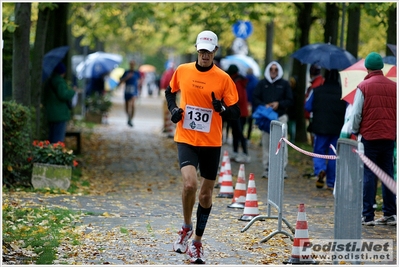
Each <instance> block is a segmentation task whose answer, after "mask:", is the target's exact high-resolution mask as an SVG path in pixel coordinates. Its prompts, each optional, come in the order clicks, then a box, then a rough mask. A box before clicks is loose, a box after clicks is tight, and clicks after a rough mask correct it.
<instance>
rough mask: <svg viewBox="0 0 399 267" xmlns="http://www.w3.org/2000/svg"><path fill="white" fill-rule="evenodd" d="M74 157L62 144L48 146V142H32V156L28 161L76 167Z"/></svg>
mask: <svg viewBox="0 0 399 267" xmlns="http://www.w3.org/2000/svg"><path fill="white" fill-rule="evenodd" d="M75 157H76V156H75V155H74V154H73V151H72V150H68V149H66V148H65V144H64V143H63V142H58V143H56V144H50V142H49V141H47V140H46V141H37V140H35V141H33V148H32V156H31V157H30V158H29V161H30V162H32V163H45V164H55V165H65V166H73V167H75V166H77V162H76V161H75Z"/></svg>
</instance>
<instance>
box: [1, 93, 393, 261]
mask: <svg viewBox="0 0 399 267" xmlns="http://www.w3.org/2000/svg"><path fill="white" fill-rule="evenodd" d="M161 103H162V102H161V101H160V100H159V99H156V98H154V99H152V100H151V99H147V100H146V99H142V100H141V102H139V104H138V110H137V115H136V117H135V118H136V119H135V120H134V122H133V123H134V124H135V127H133V128H129V127H127V125H126V121H125V114H124V112H123V105H122V102H121V101H119V102H118V101H116V102H114V105H113V109H112V111H111V113H110V114H109V117H108V124H101V125H96V126H95V127H94V128H93V129H88V128H82V132H83V133H82V155H81V156H80V157H79V161H80V165H79V168H80V170H81V177H80V179H79V180H78V181H74V182H73V184H74V185H75V186H76V188H75V189H74V192H73V193H68V192H56V193H45V192H43V191H41V192H33V193H32V192H22V191H20V192H3V215H4V211H5V209H6V208H7V209H10V208H14V210H16V209H25V208H26V209H39V210H42V211H43V212H44V213H46V214H47V215H45V216H43V215H40V216H41V218H37V217H38V216H37V215H36V216H34V217H36V218H33V217H32V213H31V210H28V211H27V212H26V215H30V216H21V215H19V216H11V217H4V216H3V229H4V225H5V223H6V221H5V220H8V222H7V223H9V224H13V225H12V226H10V227H14V228H15V229H16V230H18V231H19V232H23V231H25V232H26V233H28V231H27V230H28V228H29V227H30V226H33V224H37V225H40V226H41V228H38V229H37V230H36V231H43V232H44V235H43V236H42V237H41V238H45V239H48V240H52V239H55V238H58V239H59V240H57V241H59V242H58V243H57V244H56V245H54V244H55V243H46V242H44V243H41V244H38V246H51V245H53V248H54V250H55V253H54V258H51V261H50V263H47V264H71V265H88V264H117V265H126V264H129V265H133V264H151V265H152V264H154V265H182V264H187V263H188V258H187V257H186V256H185V255H181V254H177V253H175V252H174V251H172V243H173V242H174V240H175V238H176V237H177V234H176V233H177V231H178V230H179V228H180V226H181V223H182V212H181V197H180V192H181V181H180V171H179V168H178V161H177V151H176V145H175V143H174V141H173V139H169V138H166V137H165V136H163V135H162V133H161V129H162V111H161V105H160V104H161ZM255 135H256V131H255ZM66 143H67V144H68V145H69V146H71V147H73V146H74V145H75V144H74V142H73V140H69V139H68V140H66ZM223 150H227V151H229V152H230V151H231V145H229V144H225V145H224V146H223ZM249 150H250V156H251V158H252V160H251V162H250V163H248V164H245V177H246V180H247V181H248V176H249V173H254V175H255V183H256V190H257V197H258V206H259V213H260V214H262V215H266V214H267V198H266V196H267V182H268V179H263V178H261V174H262V172H263V170H262V164H261V147H260V146H259V140H258V139H256V137H254V140H252V142H251V144H250V147H249ZM289 153H290V154H289V159H290V166H289V169H288V176H289V177H288V179H287V180H285V182H284V187H285V188H284V201H283V216H284V218H285V219H286V220H287V221H288V222H289V223H290V224H291V226H292V227H295V225H296V219H297V214H298V204H300V203H305V205H306V211H307V218H308V224H309V236H310V238H325V239H329V238H333V228H334V226H333V222H334V198H333V196H332V194H331V192H330V191H328V190H318V189H316V188H315V186H314V179H313V178H307V177H304V176H303V174H306V173H309V172H310V171H311V170H312V167H311V166H312V162H311V159H310V158H309V157H307V156H304V155H301V154H300V153H297V152H295V151H293V150H292V149H290V150H289ZM238 170H239V164H238V163H236V162H233V161H232V162H231V172H232V176H233V184H234V185H235V183H236V181H237V174H238ZM218 192H219V189H215V190H214V204H213V207H212V212H211V216H210V220H209V222H208V225H207V228H206V230H205V235H204V238H203V242H204V249H205V251H204V252H205V258H206V260H207V264H210V265H238V264H240V265H241V264H249V265H260V264H274V265H282V264H283V263H284V262H285V261H287V260H289V259H290V257H291V252H292V241H291V240H290V238H289V237H288V236H286V235H284V234H276V235H274V236H273V237H272V238H271V239H270V240H268V241H267V242H265V243H260V241H261V240H262V239H264V238H265V237H266V236H268V235H269V234H271V233H272V232H273V231H275V230H277V227H278V225H277V223H278V221H277V220H275V219H267V220H265V221H257V222H255V223H254V224H253V225H252V226H251V227H250V228H248V230H246V231H244V232H241V230H242V229H243V228H244V227H245V226H246V225H247V223H248V222H246V221H240V220H239V218H240V217H241V216H242V215H243V210H242V209H231V208H227V205H229V204H231V202H232V199H228V198H217V195H218ZM47 210H57V211H58V210H60V211H64V210H66V211H69V212H72V213H71V214H68V215H66V216H65V217H68V218H69V222H68V224H66V225H64V223H65V220H62V219H60V218H58V217H57V216H58V215H54V216H50V215H48V214H50V212H47ZM59 213H60V212H59ZM272 215H277V212H276V210H275V209H273V210H272ZM39 219H41V221H38V220H39ZM13 220H14V221H13ZM51 220H52V221H53V222H58V226H60V227H61V228H59V231H58V232H61V233H62V234H58V233H55V232H52V231H50V229H55V228H54V227H55V226H54V224H53V223H50V222H51ZM194 220H195V217H194ZM393 228H394V227H391V228H389V230H390V231H391V232H390V235H392V236H395V235H396V232H395V229H393ZM282 229H283V230H285V231H287V232H288V233H291V231H290V229H289V228H288V227H287V226H286V225H285V224H284V223H283V224H282ZM369 231H370V230H369ZM366 234H367V232H366ZM371 234H373V233H371ZM3 235H4V232H3ZM374 238H376V237H374ZM380 238H382V237H380ZM48 240H47V241H48ZM3 241H4V239H3ZM36 250H37V248H35V247H33V246H31V247H29V246H28V247H27V246H26V245H25V244H24V242H23V241H21V240H14V241H13V242H11V243H8V244H5V243H4V242H3V264H32V263H36V260H37V259H38V258H39V255H37V253H36V252H35V251H36Z"/></svg>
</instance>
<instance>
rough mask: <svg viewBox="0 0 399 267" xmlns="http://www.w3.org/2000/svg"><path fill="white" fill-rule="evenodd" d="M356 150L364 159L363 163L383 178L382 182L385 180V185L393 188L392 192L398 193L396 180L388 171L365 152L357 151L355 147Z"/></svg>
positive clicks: (390, 188)
mask: <svg viewBox="0 0 399 267" xmlns="http://www.w3.org/2000/svg"><path fill="white" fill-rule="evenodd" d="M354 152H356V153H357V154H358V155H359V157H360V159H361V160H362V161H363V163H364V164H365V165H366V166H367V167H369V169H370V170H371V171H372V172H373V173H374V174H375V175H377V177H378V178H379V179H380V180H381V182H383V183H384V184H385V186H386V187H387V188H388V189H389V190H391V192H392V193H394V194H395V195H396V190H397V189H396V181H395V180H394V179H393V178H392V177H390V176H389V175H388V174H387V173H386V172H384V171H383V170H381V169H380V167H378V166H377V165H375V163H374V162H372V161H371V160H370V159H369V158H368V157H367V156H366V155H364V154H363V153H360V152H359V151H357V150H356V149H354Z"/></svg>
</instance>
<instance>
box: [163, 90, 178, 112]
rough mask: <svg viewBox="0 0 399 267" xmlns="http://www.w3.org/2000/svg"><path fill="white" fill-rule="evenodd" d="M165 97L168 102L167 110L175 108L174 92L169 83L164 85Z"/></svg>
mask: <svg viewBox="0 0 399 267" xmlns="http://www.w3.org/2000/svg"><path fill="white" fill-rule="evenodd" d="M165 98H166V102H167V103H168V110H169V111H170V112H172V110H173V109H174V108H177V105H176V93H172V88H171V87H170V85H168V87H166V90H165Z"/></svg>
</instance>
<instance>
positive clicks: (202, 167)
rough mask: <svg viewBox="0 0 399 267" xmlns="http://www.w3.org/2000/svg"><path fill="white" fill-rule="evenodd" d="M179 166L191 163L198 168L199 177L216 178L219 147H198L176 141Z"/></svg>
mask: <svg viewBox="0 0 399 267" xmlns="http://www.w3.org/2000/svg"><path fill="white" fill-rule="evenodd" d="M177 150H178V155H179V163H180V168H183V167H184V166H187V165H192V166H194V167H195V168H196V169H197V168H199V171H200V175H201V177H204V178H205V179H208V180H216V176H217V173H218V168H219V161H220V151H221V147H198V146H192V145H188V144H184V143H177Z"/></svg>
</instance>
